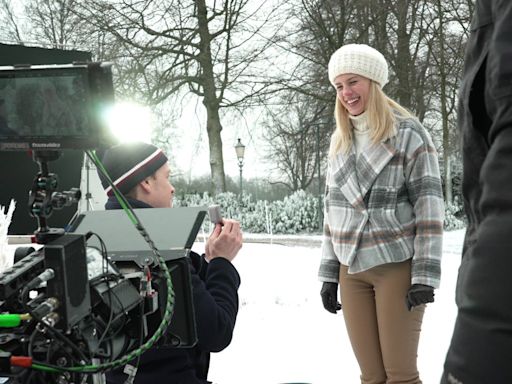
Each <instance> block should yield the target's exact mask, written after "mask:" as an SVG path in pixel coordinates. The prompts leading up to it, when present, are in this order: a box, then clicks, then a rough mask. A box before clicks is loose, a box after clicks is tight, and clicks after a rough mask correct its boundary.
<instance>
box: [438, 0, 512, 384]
mask: <svg viewBox="0 0 512 384" xmlns="http://www.w3.org/2000/svg"><path fill="white" fill-rule="evenodd" d="M511 20H512V2H511V1H504V0H477V1H476V4H475V13H474V16H473V21H472V26H471V35H470V38H469V40H468V42H467V48H466V57H465V68H464V75H463V79H462V84H461V90H460V103H459V128H460V130H461V135H462V138H463V156H464V157H463V164H464V181H463V195H464V204H465V210H466V214H467V218H468V227H467V231H466V237H465V240H464V246H463V255H462V263H461V266H460V269H459V277H458V281H457V291H456V302H457V306H458V315H457V319H456V322H455V328H454V331H453V336H452V340H451V345H450V347H449V350H448V353H447V356H446V361H445V365H444V373H443V377H442V379H441V382H442V383H443V384H455V383H456V384H477V383H478V384H482V383H512V364H511V363H512V305H511V302H512V299H511V297H512V278H511V271H512V241H511V239H510V237H511V235H512V22H511Z"/></svg>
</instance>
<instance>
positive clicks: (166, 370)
mask: <svg viewBox="0 0 512 384" xmlns="http://www.w3.org/2000/svg"><path fill="white" fill-rule="evenodd" d="M102 163H103V165H104V167H105V170H106V171H107V173H108V174H109V176H110V178H111V179H112V181H113V182H114V184H115V185H116V186H117V188H118V189H119V190H120V191H121V193H123V194H124V195H125V196H126V198H127V200H128V201H129V203H130V204H131V206H132V207H133V208H171V207H172V199H173V195H174V187H173V186H172V185H171V183H170V181H169V175H170V169H169V165H168V163H167V157H166V156H165V154H164V153H163V152H162V151H161V150H160V149H158V148H157V147H155V146H153V145H150V144H145V143H129V144H120V145H117V146H114V147H112V148H110V149H108V150H107V151H106V152H105V154H104V155H103V160H102ZM100 177H101V180H102V184H103V187H104V188H105V191H106V192H107V194H108V201H107V203H106V204H105V208H106V209H120V208H121V206H120V204H119V203H118V201H117V200H116V198H115V196H113V194H112V188H111V187H110V186H109V184H108V182H107V181H106V180H105V179H104V177H103V176H102V175H100ZM241 247H242V232H241V230H240V225H239V223H238V222H237V221H235V220H229V219H223V223H222V225H221V224H216V226H215V229H214V230H213V232H212V234H211V235H210V238H209V239H208V241H207V243H206V247H205V255H202V256H200V255H198V254H196V253H194V252H191V254H190V261H191V263H189V265H190V272H191V281H192V296H193V304H194V310H195V317H196V327H197V336H198V343H197V344H196V346H194V347H193V348H170V347H169V348H168V347H153V348H152V349H150V350H148V351H147V352H145V353H144V354H143V355H142V356H141V358H140V362H139V365H138V371H137V375H136V377H135V384H145V383H147V384H157V383H158V384H161V383H173V384H199V383H201V384H205V383H209V382H208V381H207V375H208V367H209V360H210V352H218V351H221V350H223V349H224V348H226V347H227V346H228V345H229V343H230V342H231V338H232V335H233V329H234V327H235V320H236V316H237V312H238V293H237V291H238V287H239V285H240V276H239V274H238V272H237V270H236V269H235V267H234V266H233V264H232V263H231V261H232V260H233V259H234V258H235V256H236V255H237V253H238V251H239V250H240V248H241ZM126 378H127V375H126V374H124V373H123V372H122V369H119V370H116V371H113V372H110V373H107V382H108V383H112V384H114V383H116V384H117V383H123V382H124V381H125V380H126Z"/></svg>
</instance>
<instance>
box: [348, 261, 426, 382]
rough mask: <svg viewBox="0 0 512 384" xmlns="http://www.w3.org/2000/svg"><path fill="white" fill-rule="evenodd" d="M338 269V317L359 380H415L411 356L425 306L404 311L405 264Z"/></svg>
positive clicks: (407, 266)
mask: <svg viewBox="0 0 512 384" xmlns="http://www.w3.org/2000/svg"><path fill="white" fill-rule="evenodd" d="M347 269H348V267H346V266H343V265H342V266H341V268H340V291H341V302H342V306H343V316H344V318H345V324H346V326H347V332H348V335H349V338H350V342H351V344H352V349H353V351H354V354H355V356H356V359H357V361H358V363H359V368H360V369H361V383H363V384H396V383H400V384H421V380H420V378H419V373H418V368H417V366H416V359H417V353H418V342H419V337H420V331H421V322H422V320H423V313H424V311H425V305H421V306H418V307H415V308H414V309H413V310H412V311H411V312H409V311H408V310H407V307H406V303H405V297H406V294H407V290H408V289H409V287H410V285H411V262H410V260H408V261H404V262H401V263H390V264H384V265H381V266H378V267H374V268H372V269H370V270H368V271H364V272H361V273H356V274H351V275H349V274H348V273H347Z"/></svg>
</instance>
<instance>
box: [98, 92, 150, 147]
mask: <svg viewBox="0 0 512 384" xmlns="http://www.w3.org/2000/svg"><path fill="white" fill-rule="evenodd" d="M105 120H106V123H107V126H108V127H109V128H110V130H111V131H112V134H113V135H114V136H115V137H116V138H118V139H119V140H120V141H121V142H130V141H143V142H145V143H150V142H151V120H152V119H151V111H150V110H149V108H148V107H146V106H143V105H140V104H137V103H134V102H130V101H123V102H117V103H115V104H114V105H113V106H112V107H111V108H110V109H108V110H107V111H105Z"/></svg>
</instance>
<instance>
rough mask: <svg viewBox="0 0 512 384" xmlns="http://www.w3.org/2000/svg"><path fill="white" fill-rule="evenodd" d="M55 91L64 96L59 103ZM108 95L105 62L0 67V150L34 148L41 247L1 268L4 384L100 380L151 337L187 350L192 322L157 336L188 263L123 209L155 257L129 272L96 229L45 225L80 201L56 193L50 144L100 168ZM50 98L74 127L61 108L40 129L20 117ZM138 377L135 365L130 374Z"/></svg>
mask: <svg viewBox="0 0 512 384" xmlns="http://www.w3.org/2000/svg"><path fill="white" fill-rule="evenodd" d="M44 86H47V87H48V88H49V89H51V92H50V93H44V92H41V93H40V94H39V95H40V96H38V97H40V98H42V99H41V100H40V99H38V98H34V97H33V93H34V92H36V91H39V90H41V89H43V88H44ZM66 88H67V89H68V90H67V91H66ZM71 88H73V89H74V90H75V91H76V93H77V94H76V97H75V98H74V100H75V101H74V103H75V104H66V98H65V96H66V95H67V93H66V92H70V90H71ZM27 89H29V90H32V91H33V92H27ZM77 89H78V91H77ZM54 91H59V92H60V93H61V96H62V95H64V97H63V98H61V99H60V100H58V101H57V102H56V100H55V99H54V97H55V96H56V95H57V93H55V92H54ZM112 97H113V86H112V74H111V66H110V65H104V64H101V63H88V64H83V63H82V64H77V65H66V66H44V67H43V66H38V67H22V68H15V67H0V100H2V105H6V106H7V112H6V113H5V112H4V115H3V116H1V115H0V118H2V117H4V120H5V121H6V123H7V124H8V125H9V127H10V128H9V129H8V130H7V129H6V130H1V129H0V150H27V149H31V150H32V151H33V159H34V161H36V162H37V163H38V164H39V172H38V174H37V175H36V177H35V178H34V181H33V184H32V188H31V190H30V193H29V201H28V205H29V212H30V214H31V215H32V216H33V217H35V218H36V219H37V222H38V229H37V230H36V231H35V232H34V235H35V236H34V239H35V242H37V243H39V244H41V245H42V248H40V249H38V250H34V249H33V248H23V249H18V250H17V251H16V259H15V263H14V264H13V266H12V267H11V268H9V269H7V270H5V271H3V273H1V274H0V313H1V314H0V379H3V380H4V381H2V382H3V383H9V384H31V383H59V384H68V383H69V384H71V383H91V384H92V383H94V384H100V383H104V382H105V375H104V373H105V372H106V371H108V370H110V369H113V368H117V367H121V366H124V365H127V364H128V363H131V362H132V361H133V360H134V359H136V358H138V357H139V356H140V355H141V354H142V353H143V352H144V351H146V350H147V349H149V348H151V347H153V346H154V345H155V344H157V342H158V343H160V344H162V343H163V342H165V343H167V344H166V347H169V346H171V347H189V346H192V345H194V344H195V342H196V341H197V339H196V336H195V328H194V332H192V336H191V337H190V338H188V339H181V338H180V337H179V336H178V335H172V334H171V337H166V338H162V340H164V341H161V340H160V341H159V339H160V338H161V336H162V335H164V334H165V335H166V336H167V335H168V333H169V329H168V326H169V324H170V323H171V318H173V319H176V316H174V317H173V315H174V312H175V311H174V309H175V292H174V286H173V278H174V277H175V276H178V277H179V279H178V280H179V284H181V286H180V287H179V289H180V295H178V297H176V299H178V300H177V301H178V302H179V303H180V302H181V304H180V305H183V302H184V301H190V300H191V295H190V292H191V286H190V280H189V276H188V274H189V270H188V262H187V260H185V258H181V259H178V260H172V261H168V260H167V261H166V260H165V259H164V258H163V257H162V256H161V255H160V252H159V251H158V249H157V248H156V246H155V244H154V243H153V241H152V240H151V237H150V235H149V234H148V233H147V232H146V230H145V228H144V226H143V225H142V223H141V222H140V221H139V220H138V218H137V217H136V215H135V213H134V212H133V210H131V211H129V212H128V214H129V215H130V216H131V217H132V219H133V221H134V224H135V227H136V228H137V231H138V232H139V233H140V234H141V236H142V237H143V238H144V239H145V240H146V242H147V243H148V247H149V248H150V249H151V252H152V255H153V257H152V258H150V259H149V260H148V262H147V263H145V264H144V265H137V264H134V265H131V266H130V268H129V269H126V268H125V266H123V268H118V266H116V265H115V264H114V263H113V262H111V261H110V260H109V258H108V256H107V254H108V251H107V249H106V247H105V242H104V241H103V239H102V238H101V237H99V236H98V235H97V234H95V233H94V230H92V231H90V232H88V233H86V234H78V233H66V232H65V231H64V229H60V228H59V229H56V228H50V227H49V226H48V222H47V221H48V218H49V216H50V215H51V214H52V212H53V210H54V209H60V208H63V207H65V206H69V205H71V204H73V203H75V202H77V201H78V200H79V199H80V191H79V190H78V189H72V190H70V191H64V192H58V191H57V187H58V178H57V176H56V175H55V174H52V173H50V172H49V169H48V162H49V161H52V160H55V159H56V158H58V157H59V152H58V151H56V150H55V149H82V150H86V153H87V155H88V156H89V157H90V158H91V160H92V161H93V162H94V163H95V164H96V165H97V168H98V170H102V165H101V162H100V161H99V159H98V158H97V156H96V154H95V152H94V151H90V150H89V149H95V148H98V147H99V146H100V144H99V143H101V142H102V141H103V140H104V138H105V137H107V136H108V135H106V134H105V128H104V127H103V125H102V123H101V122H100V118H99V117H98V116H99V112H98V111H99V110H100V109H101V106H102V105H103V104H105V102H111V101H112ZM69 99H72V98H69ZM49 100H52V102H54V104H55V102H56V103H57V105H60V107H62V108H61V111H68V112H69V111H73V113H74V116H73V114H71V116H72V117H74V120H67V121H68V123H69V122H71V121H72V122H73V123H72V124H71V123H70V124H69V125H67V124H68V123H66V124H64V125H63V124H62V123H61V119H60V117H61V116H62V114H61V115H59V114H56V113H54V114H53V115H51V114H50V113H49V112H48V113H47V114H45V115H44V117H45V119H46V120H45V124H47V125H48V127H51V128H49V129H40V127H39V126H38V125H37V124H36V121H35V120H27V118H26V116H25V117H22V113H24V112H27V110H30V111H32V110H34V109H37V108H36V107H37V106H40V107H41V108H46V107H45V106H46V105H47V103H46V102H47V101H49ZM41 101H43V102H44V103H40V102H41ZM75 107H76V108H75ZM24 108H25V109H24ZM36 112H37V111H36ZM68 115H69V114H68ZM52 116H53V117H52ZM71 127H72V129H71ZM0 128H1V127H0ZM67 128H70V129H67ZM107 176H108V175H107ZM114 188H115V187H114ZM118 198H121V199H122V198H123V197H122V196H119V197H118ZM203 217H204V216H203ZM177 224H179V223H177ZM92 238H97V239H96V242H95V246H94V247H92V246H88V241H89V240H90V239H92ZM181 293H185V295H182V294H181ZM188 304H189V306H190V303H188ZM178 317H179V316H178ZM189 320H190V321H192V323H193V322H194V319H193V318H191V319H189ZM173 322H174V321H173ZM193 326H194V324H193ZM171 328H172V327H171ZM173 336H174V337H173ZM132 364H133V363H132ZM133 365H136V364H133ZM134 375H135V370H132V372H131V373H130V374H129V376H131V377H132V378H133V377H134Z"/></svg>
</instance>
